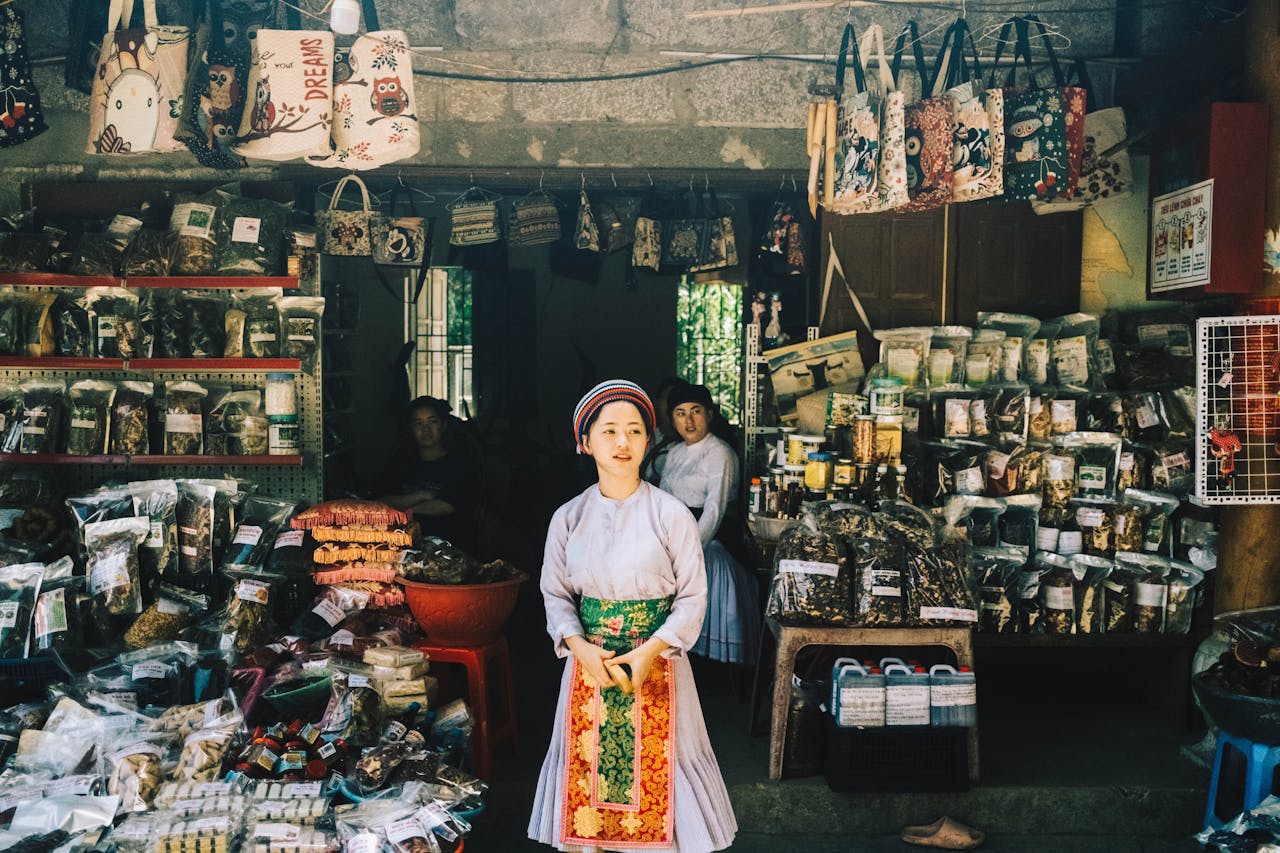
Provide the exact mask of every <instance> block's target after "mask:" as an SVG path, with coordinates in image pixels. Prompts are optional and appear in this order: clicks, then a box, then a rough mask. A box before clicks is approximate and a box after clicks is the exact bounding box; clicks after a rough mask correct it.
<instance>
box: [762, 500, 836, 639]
mask: <svg viewBox="0 0 1280 853" xmlns="http://www.w3.org/2000/svg"><path fill="white" fill-rule="evenodd" d="M773 566H774V570H773V587H772V589H771V590H770V592H769V616H770V618H773V619H780V620H782V621H784V622H793V623H797V624H803V625H848V624H850V623H851V622H852V619H853V614H852V612H851V610H850V604H851V601H852V595H851V588H850V584H849V566H848V561H847V559H846V549H845V545H844V543H842V542H840V541H839V540H837V539H833V538H832V537H830V536H825V535H823V534H822V533H819V532H818V529H817V524H816V522H815V521H814V519H813V517H812V515H810V514H808V513H806V514H805V515H804V517H803V518H802V519H801V523H800V524H797V525H795V526H793V527H789V528H787V529H786V530H785V531H783V533H782V536H781V537H780V538H779V539H778V547H777V550H776V551H775V554H774V563H773Z"/></svg>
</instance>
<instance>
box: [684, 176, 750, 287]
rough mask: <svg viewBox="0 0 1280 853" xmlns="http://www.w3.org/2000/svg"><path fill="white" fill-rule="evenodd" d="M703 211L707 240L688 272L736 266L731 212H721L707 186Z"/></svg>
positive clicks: (736, 247)
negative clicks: (699, 255)
mask: <svg viewBox="0 0 1280 853" xmlns="http://www.w3.org/2000/svg"><path fill="white" fill-rule="evenodd" d="M706 196H707V200H706V201H705V203H704V211H705V213H706V217H707V239H706V242H705V243H704V246H703V250H702V257H701V258H700V259H699V261H698V263H696V264H693V265H691V266H690V267H689V272H710V271H712V270H723V269H729V268H730V267H736V266H737V265H738V239H737V236H736V235H735V234H734V233H733V217H732V216H730V215H729V214H730V213H732V210H728V211H726V210H723V209H722V208H721V205H720V199H719V198H718V197H717V196H716V191H715V188H714V187H711V186H708V187H707V190H706Z"/></svg>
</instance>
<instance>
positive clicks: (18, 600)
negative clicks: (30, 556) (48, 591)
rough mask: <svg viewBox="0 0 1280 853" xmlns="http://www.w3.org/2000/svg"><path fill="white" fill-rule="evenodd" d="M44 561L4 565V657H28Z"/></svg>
mask: <svg viewBox="0 0 1280 853" xmlns="http://www.w3.org/2000/svg"><path fill="white" fill-rule="evenodd" d="M44 569H45V566H44V563H23V564H21V565H17V566H5V567H3V568H0V658H25V657H26V656H27V652H28V649H29V646H28V640H29V638H30V636H31V621H32V616H33V614H34V613H35V608H36V600H37V599H38V598H39V597H40V580H41V578H42V577H43V576H44Z"/></svg>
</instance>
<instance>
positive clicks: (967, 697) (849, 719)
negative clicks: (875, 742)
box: [830, 658, 978, 728]
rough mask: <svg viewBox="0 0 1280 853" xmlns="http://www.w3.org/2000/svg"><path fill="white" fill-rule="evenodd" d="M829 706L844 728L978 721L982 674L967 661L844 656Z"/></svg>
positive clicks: (837, 666)
mask: <svg viewBox="0 0 1280 853" xmlns="http://www.w3.org/2000/svg"><path fill="white" fill-rule="evenodd" d="M830 709H831V714H832V716H834V717H835V721H836V725H837V726H839V727H841V728H882V727H885V726H976V725H977V724H978V691H977V678H976V676H975V675H974V673H973V670H972V669H971V668H970V667H967V666H962V667H960V668H959V669H958V670H957V669H956V668H955V667H953V666H948V665H946V664H938V665H936V666H933V667H931V668H930V669H928V670H926V669H925V668H924V667H922V666H912V665H908V664H907V663H906V662H904V661H903V660H902V659H901V658H883V659H882V660H881V661H880V665H879V666H876V665H875V664H874V663H873V662H872V661H864V662H862V663H859V662H858V661H857V660H856V659H854V658H840V659H838V660H837V661H836V662H835V664H834V666H832V668H831V704H830Z"/></svg>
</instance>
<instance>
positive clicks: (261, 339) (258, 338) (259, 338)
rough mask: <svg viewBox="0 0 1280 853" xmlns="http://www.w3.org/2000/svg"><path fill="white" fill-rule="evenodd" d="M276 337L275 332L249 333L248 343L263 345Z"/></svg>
mask: <svg viewBox="0 0 1280 853" xmlns="http://www.w3.org/2000/svg"><path fill="white" fill-rule="evenodd" d="M276 337H277V336H276V333H275V332H251V333H250V334H249V343H251V344H265V343H267V342H268V341H274V340H275V339H276Z"/></svg>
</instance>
